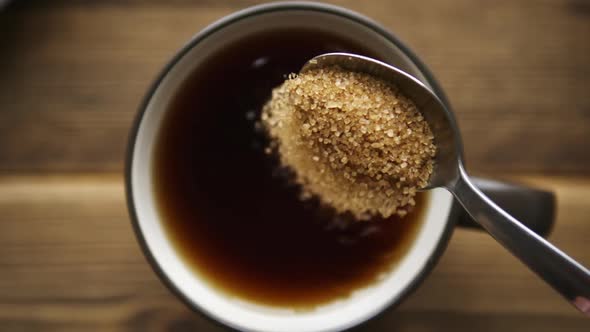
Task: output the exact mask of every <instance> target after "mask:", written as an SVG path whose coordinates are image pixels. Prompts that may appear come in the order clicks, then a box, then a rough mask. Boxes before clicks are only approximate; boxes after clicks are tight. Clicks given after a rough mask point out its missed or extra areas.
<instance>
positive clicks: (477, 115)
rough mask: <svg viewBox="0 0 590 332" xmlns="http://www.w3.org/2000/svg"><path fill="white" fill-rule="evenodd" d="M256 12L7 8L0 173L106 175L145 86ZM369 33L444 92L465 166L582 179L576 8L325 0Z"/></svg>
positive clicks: (0, 61) (584, 14) (585, 123)
mask: <svg viewBox="0 0 590 332" xmlns="http://www.w3.org/2000/svg"><path fill="white" fill-rule="evenodd" d="M256 2H257V1H246V0H242V1H228V0H222V1H212V0H202V1H186V0H175V1H171V2H156V1H152V0H149V1H104V2H92V4H89V3H88V2H87V1H51V2H41V1H20V2H16V3H15V4H13V5H12V6H9V7H8V8H7V9H6V10H4V11H3V12H1V13H0V50H2V51H1V52H0V73H2V75H0V171H27V172H33V171H43V172H46V171H60V172H64V171H113V170H115V171H118V170H121V169H122V167H123V154H124V148H125V144H126V138H127V132H128V129H129V126H130V123H131V121H132V118H133V116H134V114H135V111H136V108H137V106H138V104H139V101H140V99H141V97H142V95H143V93H144V92H145V90H146V88H147V86H148V85H149V84H150V82H151V79H152V78H153V77H154V75H155V74H156V73H157V72H158V70H159V69H160V68H161V67H162V65H163V64H164V63H165V62H166V60H167V59H168V58H169V57H170V56H171V55H172V54H174V52H175V51H176V50H177V49H178V48H179V47H180V46H181V45H182V44H183V43H184V42H185V41H186V40H188V39H189V38H190V36H191V35H193V34H194V33H195V32H197V31H198V30H200V29H201V28H203V27H204V26H206V25H207V24H209V23H210V22H212V21H214V20H215V19H217V18H219V17H221V16H223V15H225V14H228V13H230V12H232V11H234V10H236V9H239V8H243V7H245V6H247V5H250V4H253V3H256ZM334 3H335V4H338V5H342V6H345V7H349V8H351V9H354V10H357V11H360V12H362V13H363V14H366V15H368V16H370V17H373V18H374V19H376V20H378V21H380V22H382V23H383V24H384V25H385V26H386V27H387V28H388V29H390V30H392V31H394V32H395V33H396V34H397V35H398V36H399V37H400V38H402V39H403V40H405V41H406V42H407V43H408V44H409V45H410V46H411V47H413V48H414V49H415V51H416V52H417V53H418V54H420V56H421V57H422V58H423V59H424V60H425V62H426V63H428V64H429V65H430V66H431V67H432V69H433V71H434V72H435V73H436V75H437V77H439V79H440V81H441V83H442V85H443V86H444V87H445V89H446V90H447V92H448V95H449V96H450V99H451V101H452V102H453V105H454V106H455V109H456V112H457V116H458V119H459V122H460V125H461V128H462V129H463V136H464V138H465V147H466V152H467V159H468V162H469V164H470V167H471V169H474V170H479V171H486V172H492V171H502V172H514V171H518V172H551V173H567V174H588V173H589V172H590V150H589V149H587V147H586V142H588V141H590V121H589V117H590V94H588V93H587V86H589V85H590V62H588V54H590V43H588V42H587V38H588V36H589V35H590V20H589V19H588V18H589V16H590V9H589V6H588V3H587V2H585V1H581V0H577V1H573V0H572V1H567V0H559V1H557V0H556V1H548V0H544V1H533V0H528V1H509V0H501V1H493V2H492V1H485V2H481V1H477V2H474V1H470V0H455V1H451V0H446V1H429V2H427V3H424V2H421V1H413V2H412V1H410V2H398V1H395V2H392V1H352V0H340V1H334Z"/></svg>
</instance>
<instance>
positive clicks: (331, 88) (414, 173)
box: [262, 66, 436, 220]
mask: <svg viewBox="0 0 590 332" xmlns="http://www.w3.org/2000/svg"><path fill="white" fill-rule="evenodd" d="M262 124H263V126H264V127H265V128H266V130H267V132H268V134H269V136H270V138H271V143H270V144H271V146H270V148H271V149H274V150H276V152H277V153H278V155H279V158H280V162H281V165H282V166H285V167H288V168H290V169H291V170H293V171H294V173H295V181H296V182H297V183H298V184H299V185H301V188H302V194H303V195H302V197H304V198H305V197H312V196H316V197H318V198H319V199H320V201H321V202H322V203H324V204H328V205H329V206H331V207H333V208H334V209H335V210H336V211H337V212H339V213H345V212H350V213H352V214H353V215H354V216H355V217H356V218H357V219H359V220H365V219H370V218H371V217H372V216H375V215H380V216H382V217H384V218H387V217H389V216H391V215H393V214H397V215H399V216H402V217H403V216H405V215H406V214H407V213H408V212H410V211H411V210H412V208H413V206H414V205H415V201H414V197H415V195H416V191H417V190H419V189H420V188H423V187H425V186H426V185H427V182H428V179H429V178H430V175H431V174H432V170H433V164H434V156H435V154H436V147H435V145H434V143H433V135H432V132H431V130H430V128H429V126H428V123H427V122H426V121H425V119H424V118H423V117H422V115H421V114H420V112H419V110H418V109H417V107H416V105H415V104H414V103H413V102H412V101H411V100H410V99H408V98H406V97H405V96H403V95H402V94H401V93H400V92H399V90H398V89H397V87H395V86H393V85H390V84H388V83H386V82H384V81H382V80H380V79H377V78H375V77H372V76H370V75H368V74H364V73H359V72H352V71H347V70H344V69H341V68H340V67H336V66H332V67H326V68H321V69H314V70H311V71H308V72H306V73H304V74H301V75H295V74H291V75H290V76H289V79H287V80H286V81H285V82H284V83H283V84H282V85H281V86H279V87H277V88H275V89H274V90H273V92H272V97H271V99H270V100H269V101H268V102H267V103H266V105H265V106H264V108H263V111H262Z"/></svg>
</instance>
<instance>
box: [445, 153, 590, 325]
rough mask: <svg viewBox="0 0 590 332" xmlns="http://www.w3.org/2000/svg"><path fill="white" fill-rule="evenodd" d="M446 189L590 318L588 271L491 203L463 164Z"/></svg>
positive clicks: (486, 227) (515, 253)
mask: <svg viewBox="0 0 590 332" xmlns="http://www.w3.org/2000/svg"><path fill="white" fill-rule="evenodd" d="M448 189H449V190H450V191H451V192H452V193H453V195H454V196H455V198H457V200H458V201H459V203H461V205H463V207H464V208H465V210H466V211H467V212H468V213H469V214H470V215H471V216H472V217H473V219H474V220H475V221H477V222H478V223H479V224H480V225H481V226H482V227H483V228H484V229H485V230H486V231H488V233H490V234H491V235H492V236H493V237H494V238H495V239H496V240H497V241H498V242H500V243H501V244H502V245H503V246H504V247H505V248H506V249H508V250H509V251H510V252H511V253H512V254H513V255H514V256H516V257H517V258H518V259H520V260H521V261H522V262H523V263H524V264H526V265H527V266H528V267H529V268H530V269H531V270H533V271H534V272H535V273H536V274H537V275H539V276H540V277H541V278H542V279H543V280H545V282H547V283H548V284H549V285H551V286H552V287H553V288H554V289H555V290H557V291H558V292H559V293H560V294H561V295H563V296H564V297H565V298H566V299H567V300H568V301H569V302H570V303H572V304H573V305H574V306H575V307H576V308H577V309H579V310H580V311H581V312H583V313H584V314H586V315H588V316H590V271H588V269H586V268H585V267H584V266H582V265H581V264H580V263H578V262H576V261H575V260H574V259H572V258H571V257H569V256H568V255H566V254H565V253H564V252H562V251H561V250H559V249H557V248H556V247H555V246H553V245H552V244H551V243H549V242H548V241H546V240H545V239H543V238H542V237H540V236H539V235H537V234H535V233H534V232H533V231H531V230H530V229H528V228H526V227H525V226H524V225H523V224H521V223H520V222H519V221H518V220H516V219H515V218H514V217H512V216H511V215H509V214H508V213H507V212H506V211H504V210H502V209H501V208H500V207H499V206H498V205H496V204H495V203H494V202H492V201H491V200H490V199H489V198H488V197H487V196H486V195H484V194H483V193H482V192H481V191H480V190H479V189H478V188H477V187H476V186H475V185H474V184H473V183H472V182H471V180H470V179H469V176H468V175H467V173H466V172H465V169H464V168H463V165H459V178H458V180H457V181H456V183H455V184H454V185H452V186H449V188H448Z"/></svg>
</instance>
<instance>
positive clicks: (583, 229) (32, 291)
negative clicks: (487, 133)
mask: <svg viewBox="0 0 590 332" xmlns="http://www.w3.org/2000/svg"><path fill="white" fill-rule="evenodd" d="M519 180H524V181H525V182H527V183H530V184H533V185H537V186H542V187H545V188H549V189H552V190H555V191H556V193H557V197H558V211H559V212H558V215H557V224H556V227H555V229H554V232H553V234H552V236H551V240H552V241H553V242H554V243H555V244H556V245H558V246H560V247H562V248H563V249H564V250H566V251H567V252H568V253H570V254H571V255H572V256H573V257H575V258H577V259H578V260H580V261H581V262H582V263H584V264H586V265H589V264H590V251H588V246H587V243H588V239H590V228H589V227H588V224H587V216H588V215H589V214H590V204H589V203H590V198H589V196H588V195H587V192H588V188H589V187H590V180H588V179H586V178H555V177H552V178H546V177H542V178H540V177H524V178H519ZM122 183H123V181H122V179H121V178H120V177H119V176H116V175H111V176H105V175H75V176H74V175H71V176H64V175H61V176H4V177H0V215H2V218H1V219H0V330H6V331H14V330H19V331H38V330H44V331H47V330H60V331H61V330H77V331H79V330H85V331H104V330H117V331H161V330H168V331H188V330H199V331H218V330H221V329H220V328H219V327H217V326H215V325H212V324H211V323H210V322H209V321H207V320H205V319H203V318H202V317H200V316H199V315H196V314H194V313H192V312H190V311H189V310H188V309H187V308H185V307H184V305H183V304H182V303H181V302H180V301H179V300H178V299H176V298H175V297H174V296H173V295H172V294H171V293H170V292H169V291H168V290H167V289H166V288H165V287H164V286H163V285H162V284H161V283H160V282H159V281H158V280H157V278H156V276H155V274H154V273H153V272H152V271H151V269H150V268H149V266H148V264H147V263H146V261H145V259H144V258H143V256H142V254H141V252H140V249H139V246H138V245H137V243H136V241H135V239H134V236H133V234H132V228H131V224H130V222H129V220H128V216H127V211H126V205H125V202H124V190H123V184H122ZM587 324H588V321H587V319H586V318H584V317H583V316H581V315H580V314H578V313H577V312H576V311H575V310H574V309H573V308H572V307H570V306H569V304H567V303H566V302H565V301H563V300H562V299H561V298H560V296H559V295H558V294H557V293H555V292H554V291H553V290H551V289H550V288H549V287H548V286H546V285H545V284H544V283H543V282H542V281H540V280H539V279H538V278H537V277H535V276H534V275H533V274H532V273H531V272H530V271H528V270H527V269H526V268H525V267H523V266H522V265H521V264H520V263H519V262H518V261H517V260H516V259H515V258H514V257H512V256H511V255H510V254H508V253H507V252H506V251H505V250H504V249H503V248H501V247H500V246H499V245H498V244H497V243H495V242H494V241H493V240H492V239H491V238H490V237H489V236H487V235H486V234H484V233H482V232H477V231H469V230H458V231H456V232H455V234H454V236H453V239H452V240H451V243H450V245H449V247H448V249H447V251H446V253H445V254H444V255H443V257H442V259H441V261H440V262H439V264H438V265H437V267H436V268H435V270H434V272H433V273H432V274H431V276H430V277H429V278H427V280H426V281H425V283H424V284H423V285H422V286H421V287H420V288H419V289H418V290H417V291H416V292H415V293H414V294H412V295H411V296H410V297H409V298H408V299H407V300H406V301H405V302H404V303H403V304H402V306H401V307H400V308H398V309H397V310H396V311H392V312H390V313H387V314H386V315H384V316H382V317H381V318H380V319H377V320H375V321H373V322H371V323H369V324H368V325H366V326H364V327H363V328H362V329H361V331H391V330H394V329H395V330H396V331H398V330H399V331H441V330H453V331H463V330H465V331H473V330H474V329H477V330H481V331H518V330H532V329H534V330H536V331H556V330H559V331H582V330H584V327H587Z"/></svg>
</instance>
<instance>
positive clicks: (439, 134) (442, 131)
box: [300, 53, 590, 316]
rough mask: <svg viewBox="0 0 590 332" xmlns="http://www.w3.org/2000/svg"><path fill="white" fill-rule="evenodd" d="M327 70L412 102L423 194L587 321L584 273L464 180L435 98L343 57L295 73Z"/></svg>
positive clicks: (383, 68)
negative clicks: (445, 203) (424, 133)
mask: <svg viewBox="0 0 590 332" xmlns="http://www.w3.org/2000/svg"><path fill="white" fill-rule="evenodd" d="M330 65H338V66H340V67H341V68H344V69H348V70H352V71H359V72H365V73H368V74H370V75H373V76H375V77H378V78H381V79H383V80H385V81H387V82H391V83H393V84H395V85H396V86H397V87H398V88H399V89H400V91H401V92H402V93H403V94H404V95H405V96H407V97H408V98H410V99H411V100H413V101H414V103H415V104H416V106H418V109H419V110H420V111H421V112H422V114H423V116H424V118H425V119H426V121H427V122H428V124H429V125H430V129H431V130H432V133H433V134H434V140H435V144H436V147H437V156H436V160H435V165H436V166H435V169H434V172H433V174H432V176H431V178H430V181H429V184H428V186H427V188H425V189H432V188H436V187H444V188H446V189H447V190H448V191H450V192H451V193H452V194H453V195H454V196H455V198H456V199H457V200H458V201H459V203H461V205H463V207H464V208H465V210H466V211H467V212H468V213H469V214H470V215H471V216H472V217H473V219H474V220H476V221H477V222H478V223H479V224H480V225H481V226H483V228H484V229H485V230H486V231H488V233H490V234H491V235H492V236H493V237H494V238H495V239H496V240H497V241H498V242H500V243H501V244H502V245H503V246H504V247H506V249H508V250H509V251H510V252H511V253H512V254H513V255H514V256H516V257H517V258H519V259H520V260H521V261H522V262H523V263H524V264H526V265H527V266H528V267H529V268H530V269H531V270H533V271H534V272H535V273H536V274H537V275H539V276H540V277H541V278H542V279H543V280H545V281H546V282H547V283H548V284H549V285H551V286H552V287H553V288H554V289H555V290H557V291H558V292H559V293H561V295H563V296H564V297H565V298H566V299H567V300H568V301H569V302H570V303H572V304H573V305H574V306H575V307H576V308H578V309H579V310H580V311H581V312H583V313H585V314H586V315H589V316H590V271H588V269H586V268H585V267H584V266H582V265H581V264H580V263H578V262H576V261H575V260H573V259H572V258H571V257H569V256H568V255H566V254H565V253H563V252H562V251H560V250H559V249H557V248H556V247H555V246H553V245H552V244H551V243H549V242H548V241H546V240H545V239H543V238H542V237H540V236H539V235H537V234H535V233H534V232H532V231H531V230H530V229H528V228H526V227H525V226H524V225H523V224H521V223H520V222H519V221H518V220H516V219H515V218H514V217H512V216H510V215H509V214H508V213H506V212H505V211H504V210H502V209H501V208H500V207H499V206H497V205H496V204H495V203H494V202H492V201H491V200H490V199H489V198H488V197H487V196H485V195H484V194H483V193H482V192H481V191H480V190H479V189H478V188H477V187H475V185H473V183H472V182H471V180H470V179H469V176H468V175H467V173H466V172H465V167H464V166H463V146H462V142H461V137H460V135H459V130H458V128H457V125H456V123H455V121H454V118H453V116H452V114H451V113H450V112H449V110H448V109H447V108H446V107H445V105H444V104H443V103H442V102H441V101H440V100H439V99H438V97H437V96H436V95H435V94H434V93H433V92H432V91H431V90H430V89H429V88H428V87H426V86H425V85H424V84H423V83H422V82H420V81H418V80H417V79H416V78H414V77H412V76H411V75H409V74H407V73H405V72H403V71H401V70H399V69H397V68H395V67H392V66H390V65H388V64H385V63H383V62H380V61H377V60H374V59H371V58H368V57H364V56H360V55H355V54H348V53H329V54H323V55H320V56H317V57H315V58H313V59H311V60H309V61H308V62H307V63H306V64H305V65H304V66H303V68H302V69H301V71H300V72H301V73H304V72H306V71H309V70H312V69H317V68H322V67H326V66H330Z"/></svg>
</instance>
